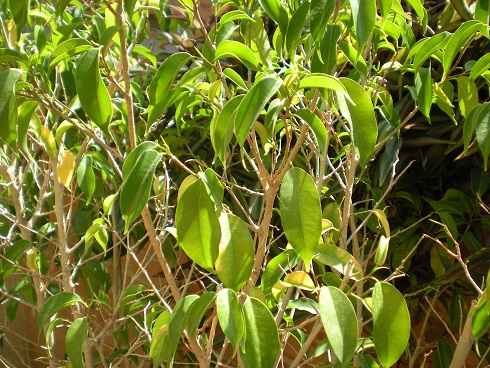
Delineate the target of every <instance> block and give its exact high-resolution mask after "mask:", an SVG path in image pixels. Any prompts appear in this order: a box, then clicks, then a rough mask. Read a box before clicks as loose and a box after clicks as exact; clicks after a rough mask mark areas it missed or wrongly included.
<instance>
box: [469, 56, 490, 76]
mask: <svg viewBox="0 0 490 368" xmlns="http://www.w3.org/2000/svg"><path fill="white" fill-rule="evenodd" d="M489 68H490V53H489V54H486V55H483V56H482V57H481V58H480V59H478V61H477V62H476V63H475V64H474V65H473V67H472V68H471V72H470V79H471V80H475V79H476V78H478V77H479V76H481V75H482V74H483V72H485V71H487V70H488V69H489Z"/></svg>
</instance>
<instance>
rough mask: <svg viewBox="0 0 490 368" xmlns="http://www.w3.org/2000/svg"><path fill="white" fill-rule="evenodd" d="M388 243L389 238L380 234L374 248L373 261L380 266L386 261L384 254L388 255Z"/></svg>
mask: <svg viewBox="0 0 490 368" xmlns="http://www.w3.org/2000/svg"><path fill="white" fill-rule="evenodd" d="M389 245H390V238H389V237H388V238H387V237H386V236H384V235H381V236H380V238H379V242H378V246H377V248H376V254H375V255H374V263H376V264H377V265H378V266H381V265H383V264H384V263H385V261H386V256H387V255H388V248H389Z"/></svg>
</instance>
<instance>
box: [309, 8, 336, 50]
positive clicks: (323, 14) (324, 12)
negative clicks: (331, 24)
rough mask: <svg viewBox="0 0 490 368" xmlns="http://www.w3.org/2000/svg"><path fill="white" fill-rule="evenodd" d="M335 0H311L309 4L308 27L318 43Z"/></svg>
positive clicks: (331, 12)
mask: <svg viewBox="0 0 490 368" xmlns="http://www.w3.org/2000/svg"><path fill="white" fill-rule="evenodd" d="M334 8H335V2H333V1H328V0H312V1H311V4H310V29H311V35H312V36H313V38H314V39H315V42H316V43H319V42H320V40H321V39H322V37H323V34H324V32H325V28H326V27H327V24H328V20H329V19H330V17H331V16H332V14H333V11H334Z"/></svg>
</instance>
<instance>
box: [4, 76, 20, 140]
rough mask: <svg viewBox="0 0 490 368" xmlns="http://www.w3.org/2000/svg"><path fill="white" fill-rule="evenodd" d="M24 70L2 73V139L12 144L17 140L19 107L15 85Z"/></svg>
mask: <svg viewBox="0 0 490 368" xmlns="http://www.w3.org/2000/svg"><path fill="white" fill-rule="evenodd" d="M22 73H23V72H22V70H19V69H8V70H5V71H3V72H2V73H0V121H1V124H0V139H2V140H3V141H4V142H5V143H7V144H11V143H13V142H15V140H16V138H17V106H16V102H15V83H16V82H17V80H18V79H19V78H20V76H21V75H22Z"/></svg>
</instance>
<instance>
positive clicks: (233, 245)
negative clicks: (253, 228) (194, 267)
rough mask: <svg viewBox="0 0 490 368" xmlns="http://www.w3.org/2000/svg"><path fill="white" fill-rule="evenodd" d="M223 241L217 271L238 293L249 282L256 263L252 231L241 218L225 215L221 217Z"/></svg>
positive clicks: (227, 285)
mask: <svg viewBox="0 0 490 368" xmlns="http://www.w3.org/2000/svg"><path fill="white" fill-rule="evenodd" d="M219 222H220V225H221V241H220V243H219V255H218V258H217V259H216V263H215V269H216V273H217V274H218V277H219V279H220V280H221V282H222V283H223V285H224V286H225V287H227V288H230V289H233V290H235V291H238V290H240V289H241V287H242V286H243V285H245V283H246V282H247V281H248V279H249V277H250V274H251V273H252V268H253V263H254V255H255V250H254V245H253V240H252V236H251V235H250V231H249V230H248V228H247V225H246V224H245V222H243V220H242V219H240V218H239V217H237V216H235V215H232V214H229V213H223V214H222V215H221V216H220V217H219Z"/></svg>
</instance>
